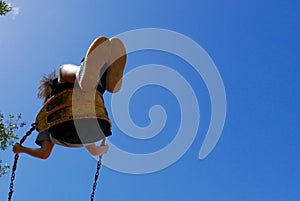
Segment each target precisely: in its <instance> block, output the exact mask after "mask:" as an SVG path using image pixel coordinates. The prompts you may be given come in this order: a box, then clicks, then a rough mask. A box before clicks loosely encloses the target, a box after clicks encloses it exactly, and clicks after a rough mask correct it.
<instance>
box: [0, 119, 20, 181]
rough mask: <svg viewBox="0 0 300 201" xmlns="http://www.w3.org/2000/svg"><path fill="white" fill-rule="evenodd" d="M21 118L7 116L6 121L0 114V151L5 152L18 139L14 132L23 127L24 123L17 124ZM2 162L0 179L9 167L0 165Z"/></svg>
mask: <svg viewBox="0 0 300 201" xmlns="http://www.w3.org/2000/svg"><path fill="white" fill-rule="evenodd" d="M21 118H22V116H21V114H19V115H18V116H14V115H9V118H8V120H6V119H5V117H4V115H3V114H1V113H0V149H1V150H2V151H4V150H6V149H7V148H8V147H9V146H12V145H13V144H14V143H15V141H16V140H17V139H18V135H17V134H16V133H15V131H16V130H17V129H18V128H19V127H23V126H25V122H21V123H19V121H20V119H21ZM1 164H2V161H1V160H0V177H2V176H3V175H4V174H5V173H7V170H8V169H9V165H7V164H5V165H4V166H2V165H1Z"/></svg>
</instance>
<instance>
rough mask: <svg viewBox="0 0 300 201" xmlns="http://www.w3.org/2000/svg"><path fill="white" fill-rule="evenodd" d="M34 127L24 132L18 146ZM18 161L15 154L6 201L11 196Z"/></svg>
mask: <svg viewBox="0 0 300 201" xmlns="http://www.w3.org/2000/svg"><path fill="white" fill-rule="evenodd" d="M35 127H36V124H35V123H33V124H31V128H30V129H29V130H28V131H27V132H26V134H25V135H24V136H23V137H22V139H21V140H20V143H19V144H20V145H22V144H23V142H24V141H25V140H26V138H27V137H28V136H29V135H30V134H31V133H32V132H33V131H34V130H35ZM18 159H19V154H18V153H16V154H15V158H14V165H13V168H12V173H11V178H10V185H9V193H8V201H10V200H11V198H12V194H13V192H14V180H15V176H16V170H17V163H18Z"/></svg>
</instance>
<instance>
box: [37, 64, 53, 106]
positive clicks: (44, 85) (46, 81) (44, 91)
mask: <svg viewBox="0 0 300 201" xmlns="http://www.w3.org/2000/svg"><path fill="white" fill-rule="evenodd" d="M56 78H57V72H56V69H54V70H53V72H52V73H50V74H49V75H48V76H46V75H43V78H42V79H41V80H40V86H39V92H38V98H40V99H44V102H46V101H47V100H48V99H49V98H50V97H51V92H52V85H53V80H54V79H56Z"/></svg>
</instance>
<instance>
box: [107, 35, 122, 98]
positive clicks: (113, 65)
mask: <svg viewBox="0 0 300 201" xmlns="http://www.w3.org/2000/svg"><path fill="white" fill-rule="evenodd" d="M126 59H127V54H126V49H125V46H124V44H123V43H122V41H121V40H120V39H118V38H113V39H111V40H110V57H109V60H108V64H109V67H108V69H107V75H106V89H107V90H108V91H109V92H111V93H116V92H118V91H119V90H120V89H121V86H122V77H123V73H124V69H125V64H126Z"/></svg>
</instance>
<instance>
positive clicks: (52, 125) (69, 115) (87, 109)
mask: <svg viewBox="0 0 300 201" xmlns="http://www.w3.org/2000/svg"><path fill="white" fill-rule="evenodd" d="M74 93H76V95H75V96H73V94H74ZM72 103H74V104H76V105H79V106H80V107H72V106H73V104H72ZM95 121H97V122H98V123H99V125H100V127H101V129H102V133H100V134H99V133H95V132H91V131H93V130H94V131H95V129H97V128H96V127H97V125H96V127H95ZM74 122H75V123H74ZM76 123H79V124H80V125H81V126H83V127H84V129H87V130H88V131H87V132H86V133H84V134H83V135H82V134H81V133H80V136H79V134H78V133H79V132H78V133H77V132H76V128H75V125H74V124H76ZM104 124H106V126H103V125H104ZM101 125H102V126H101ZM107 125H108V126H107ZM93 126H94V128H93ZM63 128H65V129H63ZM103 128H104V130H103ZM105 128H108V129H109V131H108V130H105ZM47 129H48V130H49V132H50V133H51V135H52V136H51V137H52V138H54V139H55V140H56V141H55V142H56V144H59V145H65V146H70V147H72V145H74V147H77V146H82V145H84V144H87V143H94V142H97V141H99V140H101V139H102V144H103V145H104V144H105V137H107V136H109V135H111V132H110V129H111V122H110V120H109V118H108V115H107V111H106V108H105V106H104V101H103V96H102V94H101V93H100V92H99V91H98V90H97V91H96V93H95V92H93V91H92V92H86V91H83V90H81V89H80V88H79V87H74V88H69V89H66V90H63V91H61V92H59V93H57V94H56V95H54V96H52V97H51V98H50V99H49V100H48V101H47V102H46V103H45V104H44V106H43V107H42V109H41V110H40V112H39V113H38V115H37V117H36V121H35V123H33V124H31V128H30V130H29V131H27V132H26V134H25V136H23V138H22V139H21V140H20V144H21V145H22V144H23V143H24V141H25V140H26V139H27V137H28V136H29V135H30V134H31V133H32V132H33V131H34V130H37V131H38V132H43V131H45V130H47ZM62 129H63V130H62ZM84 129H81V130H84ZM91 129H92V130H91ZM67 130H71V132H67V136H64V134H65V133H66V131H67ZM18 158H19V154H18V153H16V154H15V158H14V164H13V168H12V175H11V182H10V191H9V194H8V201H11V198H12V194H13V191H14V190H13V186H14V179H15V172H16V168H17V161H18ZM101 161H102V155H100V156H99V160H98V163H97V169H96V173H95V177H94V183H93V190H92V193H91V196H90V199H91V201H93V200H94V196H95V190H96V187H97V180H98V177H99V171H100V167H101Z"/></svg>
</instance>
